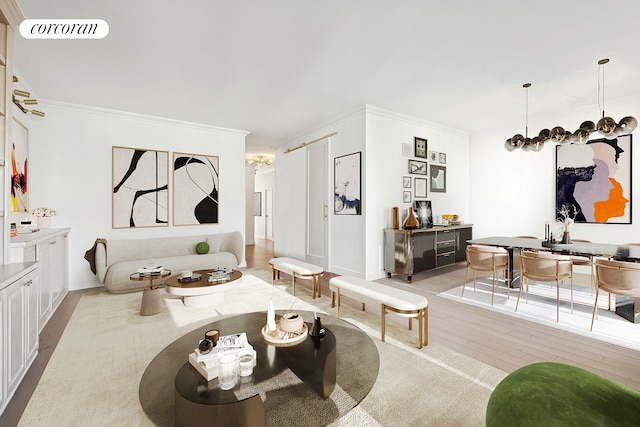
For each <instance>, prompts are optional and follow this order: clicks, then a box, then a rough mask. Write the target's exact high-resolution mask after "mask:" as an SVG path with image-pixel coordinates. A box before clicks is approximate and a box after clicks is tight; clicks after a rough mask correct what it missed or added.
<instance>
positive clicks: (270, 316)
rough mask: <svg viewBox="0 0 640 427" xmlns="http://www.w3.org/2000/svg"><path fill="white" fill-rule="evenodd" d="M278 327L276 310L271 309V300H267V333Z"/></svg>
mask: <svg viewBox="0 0 640 427" xmlns="http://www.w3.org/2000/svg"><path fill="white" fill-rule="evenodd" d="M277 329H278V325H277V324H276V312H275V310H274V309H273V300H270V301H269V308H268V310H267V325H266V331H267V333H271V332H274V331H276V330H277Z"/></svg>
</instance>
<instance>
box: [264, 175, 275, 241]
mask: <svg viewBox="0 0 640 427" xmlns="http://www.w3.org/2000/svg"><path fill="white" fill-rule="evenodd" d="M264 221H265V222H264V238H265V239H267V240H273V189H272V188H265V190H264Z"/></svg>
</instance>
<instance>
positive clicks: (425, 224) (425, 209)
mask: <svg viewBox="0 0 640 427" xmlns="http://www.w3.org/2000/svg"><path fill="white" fill-rule="evenodd" d="M414 205H415V206H414V207H415V210H416V212H417V213H418V223H419V224H420V228H431V227H433V213H432V211H431V200H416V201H415V202H414Z"/></svg>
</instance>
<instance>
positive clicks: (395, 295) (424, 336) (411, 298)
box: [329, 276, 429, 348]
mask: <svg viewBox="0 0 640 427" xmlns="http://www.w3.org/2000/svg"><path fill="white" fill-rule="evenodd" d="M329 289H331V307H336V316H337V317H340V297H341V296H343V295H344V296H346V297H349V298H353V299H355V300H358V301H360V302H362V310H364V309H365V303H364V302H363V301H375V302H379V303H380V304H382V313H381V317H382V331H381V334H382V338H381V339H382V341H384V329H385V323H386V316H387V313H388V312H389V311H392V312H394V313H396V314H399V315H400V316H404V317H408V318H409V330H411V321H412V319H413V318H414V317H416V318H417V319H418V341H419V344H418V348H422V345H423V344H424V345H428V344H429V323H428V321H429V319H428V315H429V307H428V304H429V301H428V300H427V298H425V297H424V296H422V295H417V294H414V293H411V292H407V291H403V290H402V289H396V288H394V287H391V286H386V285H382V284H380V283H376V282H371V281H369V280H365V279H361V278H359V277H353V276H338V277H333V278H332V279H331V280H329ZM336 295H338V301H337V306H336V300H335V296H336ZM423 324H424V330H423Z"/></svg>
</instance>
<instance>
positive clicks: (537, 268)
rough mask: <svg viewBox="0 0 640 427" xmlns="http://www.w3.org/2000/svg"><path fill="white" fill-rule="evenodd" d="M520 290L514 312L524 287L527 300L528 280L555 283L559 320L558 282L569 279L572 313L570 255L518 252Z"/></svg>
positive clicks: (557, 316) (571, 267)
mask: <svg viewBox="0 0 640 427" xmlns="http://www.w3.org/2000/svg"><path fill="white" fill-rule="evenodd" d="M520 278H521V279H520V290H519V291H518V301H517V302H516V310H515V311H516V312H517V311H518V304H519V303H520V294H522V288H524V287H526V288H527V290H526V298H527V302H528V300H529V281H530V280H531V279H533V280H535V281H539V282H555V283H556V321H557V322H560V282H562V281H563V280H565V279H571V313H573V263H572V262H571V257H569V256H567V255H559V254H554V253H549V252H533V251H522V252H521V253H520Z"/></svg>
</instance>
